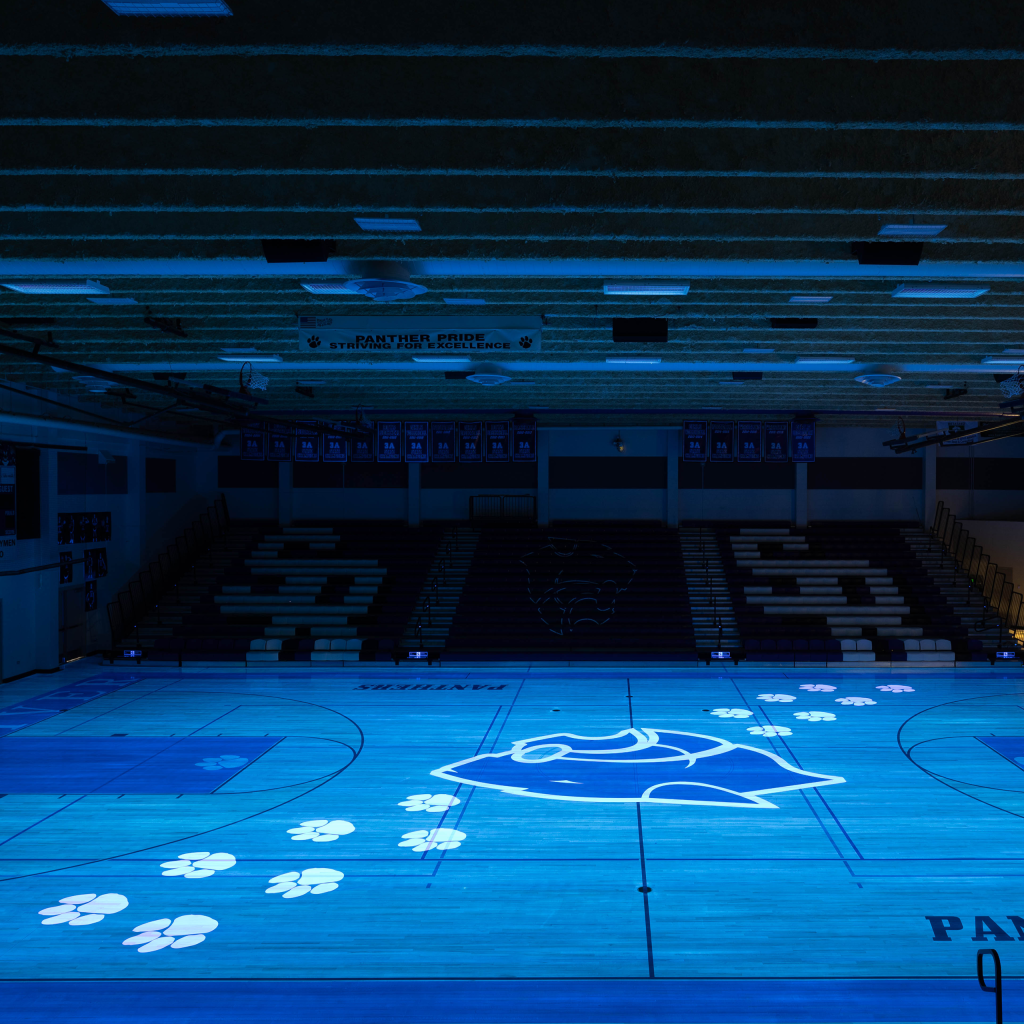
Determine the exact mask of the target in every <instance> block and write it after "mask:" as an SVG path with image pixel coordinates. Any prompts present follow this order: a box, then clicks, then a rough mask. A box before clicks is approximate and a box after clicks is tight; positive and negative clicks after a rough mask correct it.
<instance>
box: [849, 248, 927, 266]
mask: <svg viewBox="0 0 1024 1024" xmlns="http://www.w3.org/2000/svg"><path fill="white" fill-rule="evenodd" d="M850 252H852V253H853V255H854V256H856V257H857V262H858V263H860V264H861V265H862V266H863V265H867V266H869V267H916V266H917V265H918V263H920V262H921V253H922V252H924V243H923V242H853V243H851V245H850Z"/></svg>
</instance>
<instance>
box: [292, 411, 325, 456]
mask: <svg viewBox="0 0 1024 1024" xmlns="http://www.w3.org/2000/svg"><path fill="white" fill-rule="evenodd" d="M316 425H317V424H316V420H299V421H297V422H296V424H295V461H296V462H319V461H320V432H319V431H318V430H317V429H316ZM310 428H312V429H310Z"/></svg>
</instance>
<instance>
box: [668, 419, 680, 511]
mask: <svg viewBox="0 0 1024 1024" xmlns="http://www.w3.org/2000/svg"><path fill="white" fill-rule="evenodd" d="M665 459H666V465H665V469H666V473H665V525H666V526H672V527H675V526H678V525H679V431H678V430H669V431H668V432H667V433H666V435H665Z"/></svg>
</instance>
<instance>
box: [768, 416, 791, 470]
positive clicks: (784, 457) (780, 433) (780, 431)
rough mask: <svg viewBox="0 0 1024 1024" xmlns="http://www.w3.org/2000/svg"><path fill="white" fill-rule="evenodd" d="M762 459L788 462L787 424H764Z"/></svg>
mask: <svg viewBox="0 0 1024 1024" xmlns="http://www.w3.org/2000/svg"><path fill="white" fill-rule="evenodd" d="M764 461H765V462H789V424H788V423H766V424H765V425H764Z"/></svg>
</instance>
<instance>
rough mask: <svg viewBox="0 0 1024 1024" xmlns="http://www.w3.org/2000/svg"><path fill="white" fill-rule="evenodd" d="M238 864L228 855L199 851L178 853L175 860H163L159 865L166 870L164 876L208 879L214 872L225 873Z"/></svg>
mask: <svg viewBox="0 0 1024 1024" xmlns="http://www.w3.org/2000/svg"><path fill="white" fill-rule="evenodd" d="M236 863H238V862H237V861H236V860H235V858H234V857H232V856H231V854H230V853H209V852H208V851H206V850H199V851H197V852H195V853H179V854H178V859H177V860H165V861H164V862H163V864H161V865H160V867H162V868H167V870H166V871H164V872H161V873H162V874H164V875H168V876H174V875H181V876H183V877H184V878H209V877H210V875H212V874H213V873H214V872H215V871H227V869H228V868H233V867H234V866H235V864H236Z"/></svg>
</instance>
